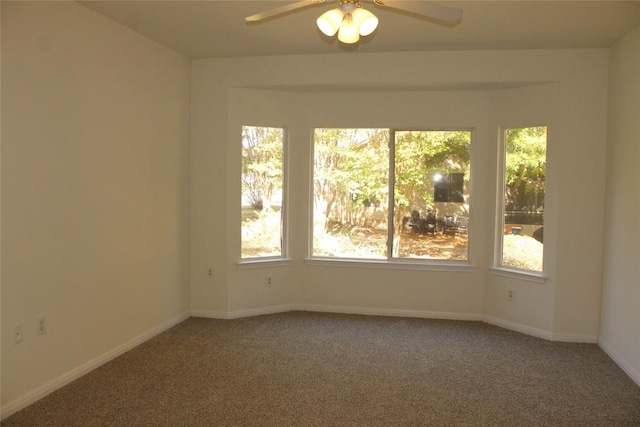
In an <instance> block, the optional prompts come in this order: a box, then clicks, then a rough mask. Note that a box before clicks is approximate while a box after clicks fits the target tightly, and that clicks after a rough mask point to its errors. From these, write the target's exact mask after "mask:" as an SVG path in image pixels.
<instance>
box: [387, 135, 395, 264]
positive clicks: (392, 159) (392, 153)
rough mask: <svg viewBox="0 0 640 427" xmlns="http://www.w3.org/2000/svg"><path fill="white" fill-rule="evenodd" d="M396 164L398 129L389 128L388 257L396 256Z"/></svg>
mask: <svg viewBox="0 0 640 427" xmlns="http://www.w3.org/2000/svg"><path fill="white" fill-rule="evenodd" d="M395 164H396V131H395V129H389V197H388V201H389V204H388V209H387V210H388V215H387V259H391V258H393V257H394V255H393V246H394V245H393V239H394V233H395V224H394V221H393V219H394V209H395V186H396V185H395V183H396V179H395V176H396V174H395Z"/></svg>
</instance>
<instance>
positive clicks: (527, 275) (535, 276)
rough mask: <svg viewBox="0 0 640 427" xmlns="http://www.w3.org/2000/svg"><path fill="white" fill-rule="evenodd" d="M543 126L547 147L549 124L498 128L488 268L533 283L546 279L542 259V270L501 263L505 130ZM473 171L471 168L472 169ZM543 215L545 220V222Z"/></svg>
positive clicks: (504, 182)
mask: <svg viewBox="0 0 640 427" xmlns="http://www.w3.org/2000/svg"><path fill="white" fill-rule="evenodd" d="M541 126H544V127H546V128H547V141H546V143H547V147H548V142H549V141H548V139H549V138H548V135H549V126H548V125H541V124H538V125H523V126H515V125H514V126H500V127H499V128H498V150H497V154H498V161H497V165H498V173H497V178H498V179H497V184H496V188H497V190H498V191H497V192H496V193H497V194H496V196H497V197H496V207H497V209H496V218H495V239H494V241H495V245H494V256H493V266H492V267H490V268H489V270H490V271H491V273H492V274H494V275H496V276H502V277H509V278H513V279H521V280H525V281H529V282H534V283H544V282H545V281H546V275H545V268H546V263H545V262H544V260H543V263H542V271H535V270H526V269H522V268H516V267H509V266H504V265H502V251H503V243H504V241H503V235H504V227H505V223H504V217H505V202H506V198H505V193H506V173H507V131H508V130H509V129H523V128H531V127H541ZM472 172H473V170H472ZM546 219H547V218H546V216H545V222H546ZM544 253H545V251H544V249H543V257H544Z"/></svg>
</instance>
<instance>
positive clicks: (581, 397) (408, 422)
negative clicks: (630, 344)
mask: <svg viewBox="0 0 640 427" xmlns="http://www.w3.org/2000/svg"><path fill="white" fill-rule="evenodd" d="M2 425H3V426H4V425H6V426H7V427H8V426H65V427H68V426H83V427H86V426H640V387H638V386H637V385H636V384H635V383H633V381H632V380H631V379H630V378H629V377H628V376H626V375H625V373H624V372H623V371H622V370H621V369H620V368H619V367H618V366H616V365H615V364H614V363H613V362H612V361H611V360H610V359H609V358H608V357H607V355H606V354H605V353H604V352H603V351H602V350H601V349H600V348H598V346H596V345H592V344H569V343H557V342H549V341H545V340H542V339H538V338H533V337H529V336H526V335H522V334H519V333H516V332H512V331H508V330H504V329H500V328H498V327H494V326H491V325H487V324H484V323H480V322H460V321H445V320H425V319H409V318H390V317H374V316H356V315H340V314H321V313H306V312H291V313H283V314H275V315H268V316H258V317H252V318H245V319H238V320H212V319H199V318H192V319H189V320H187V321H185V322H183V323H181V324H179V325H177V326H176V327H174V328H172V329H170V330H169V331H167V332H165V333H163V334H161V335H158V336H157V337H155V338H153V339H151V340H149V341H147V342H146V343H144V344H142V345H140V346H139V347H137V348H135V349H133V350H131V351H129V352H128V353H126V354H124V355H122V356H120V357H118V358H117V359H115V360H113V361H111V362H109V363H107V364H105V365H103V366H102V367H100V368H98V369H96V370H94V371H93V372H91V373H89V374H88V375H86V376H84V377H82V378H80V379H79V380H77V381H75V382H73V383H71V384H69V385H68V386H66V387H64V388H62V389H60V390H58V391H56V392H54V393H52V394H51V395H49V396H47V397H46V398H44V399H42V400H40V401H38V402H36V403H35V404H33V405H31V406H30V407H28V408H26V409H24V410H22V411H20V412H18V413H17V414H15V415H13V416H12V417H9V418H8V419H6V420H5V421H4V422H3V423H2Z"/></svg>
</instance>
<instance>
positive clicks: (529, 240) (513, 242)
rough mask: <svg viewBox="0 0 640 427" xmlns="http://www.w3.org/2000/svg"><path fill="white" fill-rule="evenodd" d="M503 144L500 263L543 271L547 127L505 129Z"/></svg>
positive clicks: (506, 265)
mask: <svg viewBox="0 0 640 427" xmlns="http://www.w3.org/2000/svg"><path fill="white" fill-rule="evenodd" d="M504 144H505V147H504V159H503V165H504V166H503V176H504V193H503V194H504V196H503V204H502V220H503V221H502V224H503V231H504V232H503V234H502V246H501V249H502V250H501V256H500V265H501V266H503V267H509V268H516V269H522V270H530V271H536V272H542V260H543V248H544V245H543V232H544V193H545V173H546V163H547V128H546V127H545V126H537V127H527V128H515V129H507V130H506V131H505V138H504Z"/></svg>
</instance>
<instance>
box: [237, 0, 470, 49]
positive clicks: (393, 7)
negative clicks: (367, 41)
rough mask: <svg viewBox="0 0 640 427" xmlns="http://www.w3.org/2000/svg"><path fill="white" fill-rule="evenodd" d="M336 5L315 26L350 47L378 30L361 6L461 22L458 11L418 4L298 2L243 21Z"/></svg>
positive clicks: (398, 0)
mask: <svg viewBox="0 0 640 427" xmlns="http://www.w3.org/2000/svg"><path fill="white" fill-rule="evenodd" d="M335 2H338V3H339V4H338V7H337V8H335V9H331V10H329V11H327V12H325V13H323V14H322V15H320V17H319V18H318V19H317V21H316V23H317V25H318V28H319V29H320V31H322V33H324V34H325V35H327V36H329V37H333V36H334V35H335V34H336V33H338V40H340V41H341V42H343V43H349V44H351V43H356V42H357V41H358V40H360V36H368V35H369V34H371V33H373V32H374V31H375V29H376V28H377V27H378V18H377V17H376V16H375V15H374V14H373V13H371V12H370V11H368V10H366V9H364V8H363V7H362V5H361V4H360V3H361V2H362V3H364V2H370V3H373V4H374V5H375V6H378V7H380V8H382V9H383V10H389V11H393V12H400V13H403V14H405V15H411V16H414V17H417V18H422V19H427V20H429V21H431V22H434V23H437V24H441V25H446V26H454V25H456V24H458V23H460V21H461V20H462V10H461V9H458V8H455V7H450V6H444V5H441V4H438V3H432V2H430V1H421V0H420V1H419V0H404V1H403V0H388V1H387V0H299V1H296V2H293V3H290V4H286V5H284V6H280V7H276V8H274V9H270V10H267V11H265V12H261V13H256V14H255V15H251V16H247V17H246V18H245V20H246V21H247V22H259V21H263V20H266V19H269V18H275V17H277V16H279V15H283V14H285V13H288V12H293V11H296V10H299V9H302V8H306V7H309V6H317V5H321V4H325V3H335Z"/></svg>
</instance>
